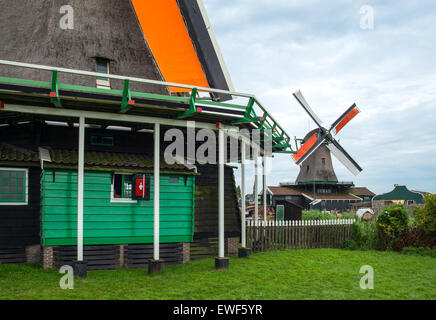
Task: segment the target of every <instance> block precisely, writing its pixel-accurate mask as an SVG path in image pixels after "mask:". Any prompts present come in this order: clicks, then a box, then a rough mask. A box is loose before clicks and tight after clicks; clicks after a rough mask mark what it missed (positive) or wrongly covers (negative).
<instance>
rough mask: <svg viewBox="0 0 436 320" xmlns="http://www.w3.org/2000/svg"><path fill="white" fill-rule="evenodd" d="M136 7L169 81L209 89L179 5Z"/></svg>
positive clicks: (139, 0) (159, 2)
mask: <svg viewBox="0 0 436 320" xmlns="http://www.w3.org/2000/svg"><path fill="white" fill-rule="evenodd" d="M132 4H133V7H134V9H135V11H136V15H137V17H138V21H139V24H140V26H141V28H142V31H143V33H144V37H145V39H146V41H147V43H148V45H149V47H150V49H151V51H152V53H153V56H154V58H155V60H156V62H157V64H158V66H159V69H160V71H161V73H162V76H163V77H164V79H165V81H167V82H174V83H182V84H188V85H193V86H199V87H207V88H209V84H208V81H207V78H206V75H205V73H204V71H203V68H202V66H201V63H200V61H199V59H198V56H197V53H196V52H195V49H194V46H193V44H192V41H191V38H190V36H189V33H188V30H187V28H186V25H185V22H184V20H183V17H182V14H181V12H180V9H179V7H178V5H177V1H176V0H146V1H144V0H132ZM170 90H171V92H186V91H190V90H188V89H182V88H170Z"/></svg>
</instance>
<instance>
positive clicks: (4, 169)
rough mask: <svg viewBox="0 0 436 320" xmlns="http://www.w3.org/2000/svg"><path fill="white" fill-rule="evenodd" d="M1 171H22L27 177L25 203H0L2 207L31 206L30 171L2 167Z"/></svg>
mask: <svg viewBox="0 0 436 320" xmlns="http://www.w3.org/2000/svg"><path fill="white" fill-rule="evenodd" d="M0 171H22V172H24V174H25V175H26V179H25V181H26V186H25V188H26V192H25V201H24V202H0V206H27V205H29V169H25V168H3V167H0Z"/></svg>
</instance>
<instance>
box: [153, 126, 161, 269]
mask: <svg viewBox="0 0 436 320" xmlns="http://www.w3.org/2000/svg"><path fill="white" fill-rule="evenodd" d="M159 196H160V124H159V123H155V124H154V242H153V245H154V246H153V257H154V260H156V261H157V260H159V256H160V255H159V231H160V229H159V219H160V217H159V209H160V207H159V206H160V203H159V200H160V197H159Z"/></svg>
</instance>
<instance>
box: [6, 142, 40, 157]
mask: <svg viewBox="0 0 436 320" xmlns="http://www.w3.org/2000/svg"><path fill="white" fill-rule="evenodd" d="M0 161H8V162H15V161H19V162H38V161H39V155H38V153H37V152H35V151H31V150H28V149H24V148H19V147H16V146H13V145H10V144H8V143H3V142H2V143H0Z"/></svg>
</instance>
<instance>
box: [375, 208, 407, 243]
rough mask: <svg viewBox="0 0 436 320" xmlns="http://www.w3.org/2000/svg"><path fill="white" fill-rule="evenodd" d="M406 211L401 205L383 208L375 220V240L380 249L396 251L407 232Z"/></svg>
mask: <svg viewBox="0 0 436 320" xmlns="http://www.w3.org/2000/svg"><path fill="white" fill-rule="evenodd" d="M408 218H409V216H408V215H407V210H406V209H405V208H404V206H403V205H400V204H394V205H392V206H390V207H385V208H384V209H383V211H382V212H381V213H380V214H379V216H378V217H377V220H376V226H377V238H378V244H379V247H380V249H384V250H385V249H394V250H395V249H397V250H398V248H397V245H398V243H400V242H401V241H402V238H403V237H404V235H405V232H406V231H407V224H408Z"/></svg>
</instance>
